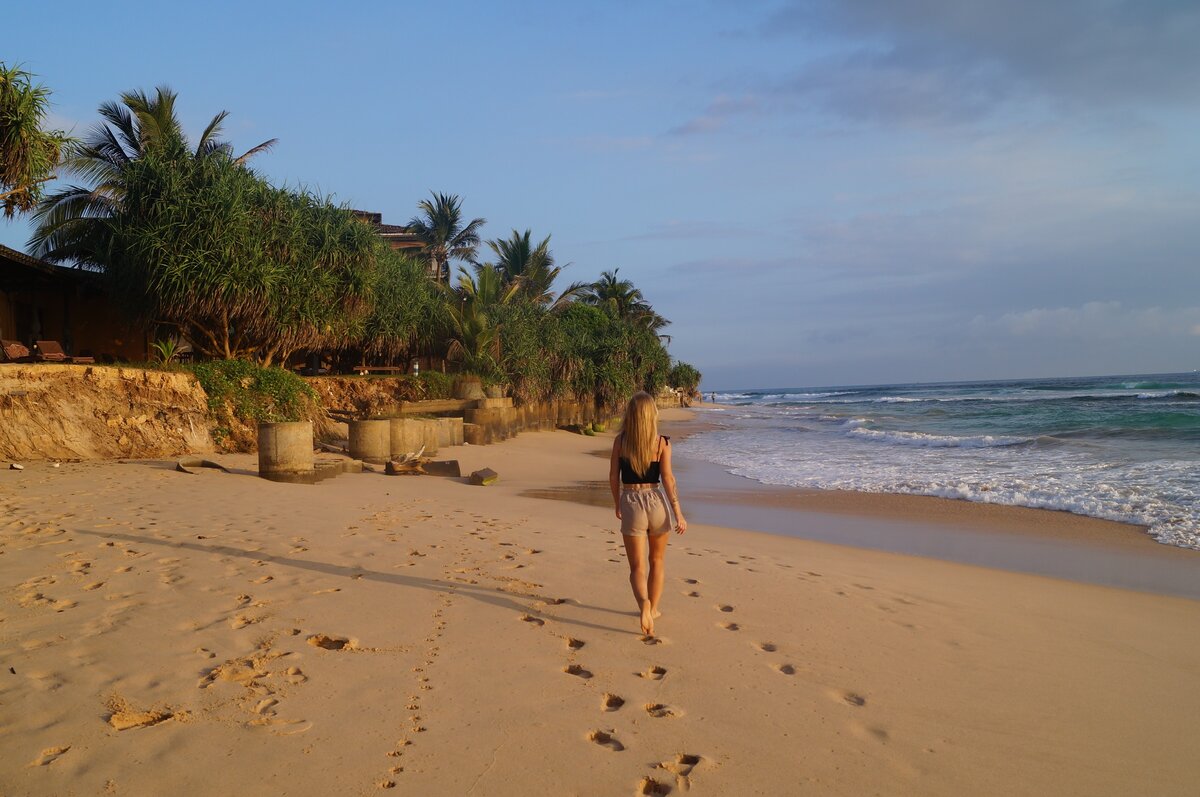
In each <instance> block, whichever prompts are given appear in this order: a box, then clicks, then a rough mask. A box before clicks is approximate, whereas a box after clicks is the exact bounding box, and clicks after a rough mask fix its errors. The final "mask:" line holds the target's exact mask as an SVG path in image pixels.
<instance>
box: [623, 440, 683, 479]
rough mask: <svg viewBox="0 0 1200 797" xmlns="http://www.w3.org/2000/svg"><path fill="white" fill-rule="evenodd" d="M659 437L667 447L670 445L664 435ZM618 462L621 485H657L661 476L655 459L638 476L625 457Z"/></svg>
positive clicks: (669, 441)
mask: <svg viewBox="0 0 1200 797" xmlns="http://www.w3.org/2000/svg"><path fill="white" fill-rule="evenodd" d="M659 437H661V438H662V439H663V441H664V442H665V443H666V444H667V445H670V444H671V438H670V437H667V436H666V435H665V434H663V435H659ZM620 462H621V484H658V480H659V477H660V476H661V474H660V473H659V464H658V460H657V459H656V460H654V461H653V462H651V463H650V467H648V468H646V472H645V473H643V474H640V475H639V474H637V473H634V472H633V465H630V464H629V460H628V459H626V458H625V457H621V458H620Z"/></svg>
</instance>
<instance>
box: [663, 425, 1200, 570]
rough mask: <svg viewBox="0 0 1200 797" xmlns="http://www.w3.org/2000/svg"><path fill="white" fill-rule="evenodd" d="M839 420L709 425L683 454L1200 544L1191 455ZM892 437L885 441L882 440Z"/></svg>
mask: <svg viewBox="0 0 1200 797" xmlns="http://www.w3.org/2000/svg"><path fill="white" fill-rule="evenodd" d="M868 422H869V421H868V419H866V418H849V419H839V420H838V423H836V424H828V425H826V426H824V427H823V428H824V429H825V430H826V431H825V432H823V433H821V432H820V431H818V432H817V433H815V434H806V435H803V436H796V435H789V434H783V433H781V432H783V431H784V430H785V429H791V428H792V422H791V421H788V425H787V426H785V427H782V428H780V427H771V426H769V425H767V426H763V424H764V418H763V416H759V417H757V418H756V419H755V421H754V423H755V424H756V425H755V426H753V427H745V428H742V427H741V425H740V424H739V427H738V428H730V429H727V430H718V431H713V432H704V433H700V434H698V435H695V436H693V437H691V438H688V439H687V440H686V441H684V442H683V443H681V450H680V453H682V454H685V455H687V456H694V457H698V458H701V459H706V460H708V461H711V462H715V463H717V464H720V465H722V466H724V467H726V468H727V469H728V470H729V471H730V472H732V473H735V474H737V475H740V476H745V477H748V478H751V479H755V480H757V481H760V482H764V483H767V484H779V485H790V486H795V487H802V488H809V489H824V490H856V491H861V492H876V493H906V494H912V495H932V496H941V497H944V498H957V499H962V500H968V501H978V502H983V503H994V504H1006V505H1011V506H1027V507H1033V508H1039V509H1055V510H1062V511H1067V512H1073V513H1076V514H1081V515H1088V516H1091V517H1098V518H1104V519H1108V520H1116V521H1121V522H1125V523H1134V524H1138V525H1143V526H1146V527H1147V528H1148V529H1149V533H1150V534H1151V535H1152V536H1154V537H1155V538H1156V539H1157V540H1159V541H1160V542H1163V543H1168V544H1171V545H1178V546H1181V547H1186V548H1196V549H1200V512H1198V511H1197V508H1198V507H1200V483H1198V481H1197V479H1196V472H1195V465H1194V462H1192V461H1183V460H1152V461H1145V462H1118V461H1114V459H1113V458H1112V457H1109V456H1106V450H1105V449H1099V450H1098V449H1096V447H1095V446H1094V445H1088V446H1077V445H1059V446H1039V447H1036V448H1033V447H1028V446H1019V445H1014V443H1020V442H1025V439H1023V438H1015V437H1013V438H1004V437H991V436H987V435H981V436H977V437H974V438H965V437H960V438H954V437H952V436H948V435H943V436H938V435H926V434H920V433H912V432H909V433H901V432H895V431H892V432H885V431H881V430H877V429H869V428H864V427H863V424H865V423H868ZM881 441H882V442H885V443H887V444H886V445H880V444H879V443H880V442H881Z"/></svg>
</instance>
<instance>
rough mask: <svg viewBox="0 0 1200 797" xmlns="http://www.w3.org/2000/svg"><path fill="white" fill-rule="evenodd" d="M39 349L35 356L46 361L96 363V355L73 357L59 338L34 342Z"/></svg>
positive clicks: (40, 360) (39, 360) (41, 360)
mask: <svg viewBox="0 0 1200 797" xmlns="http://www.w3.org/2000/svg"><path fill="white" fill-rule="evenodd" d="M34 348H36V349H37V354H36V355H35V357H36V358H37V360H38V362H44V363H77V364H81V363H94V362H96V358H95V357H72V356H70V355H69V354H67V353H66V352H65V351H63V347H62V344H61V343H59V342H58V341H57V340H39V341H36V342H35V343H34Z"/></svg>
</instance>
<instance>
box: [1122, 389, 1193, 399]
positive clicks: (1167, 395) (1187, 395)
mask: <svg viewBox="0 0 1200 797" xmlns="http://www.w3.org/2000/svg"><path fill="white" fill-rule="evenodd" d="M1137 397H1138V398H1140V399H1200V393H1193V392H1192V391H1190V390H1165V391H1162V392H1155V393H1138V394H1137Z"/></svg>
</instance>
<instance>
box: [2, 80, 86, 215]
mask: <svg viewBox="0 0 1200 797" xmlns="http://www.w3.org/2000/svg"><path fill="white" fill-rule="evenodd" d="M32 78H33V76H32V75H30V74H29V73H28V72H26V71H24V70H23V69H21V67H20V66H13V67H9V66H7V65H5V64H4V63H3V62H0V203H2V204H3V205H4V215H5V217H7V218H12V216H13V215H14V214H15V213H26V212H28V211H30V210H32V209H33V208H34V206H36V205H37V203H38V201H39V200H40V199H41V193H42V185H43V184H44V183H46V182H47V181H49V180H53V179H54V177H55V174H54V170H55V169H56V168H57V167H58V164H59V162H60V161H61V159H62V153H63V150H64V149H65V148H66V147H67V145H68V144H69V143H70V141H71V139H70V138H69V137H68V136H67V134H66V133H64V132H62V131H61V130H44V129H42V125H43V123H44V122H45V121H46V114H47V112H48V111H49V110H50V91H49V89H47V88H46V87H45V86H40V85H34V83H33V79H32Z"/></svg>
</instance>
